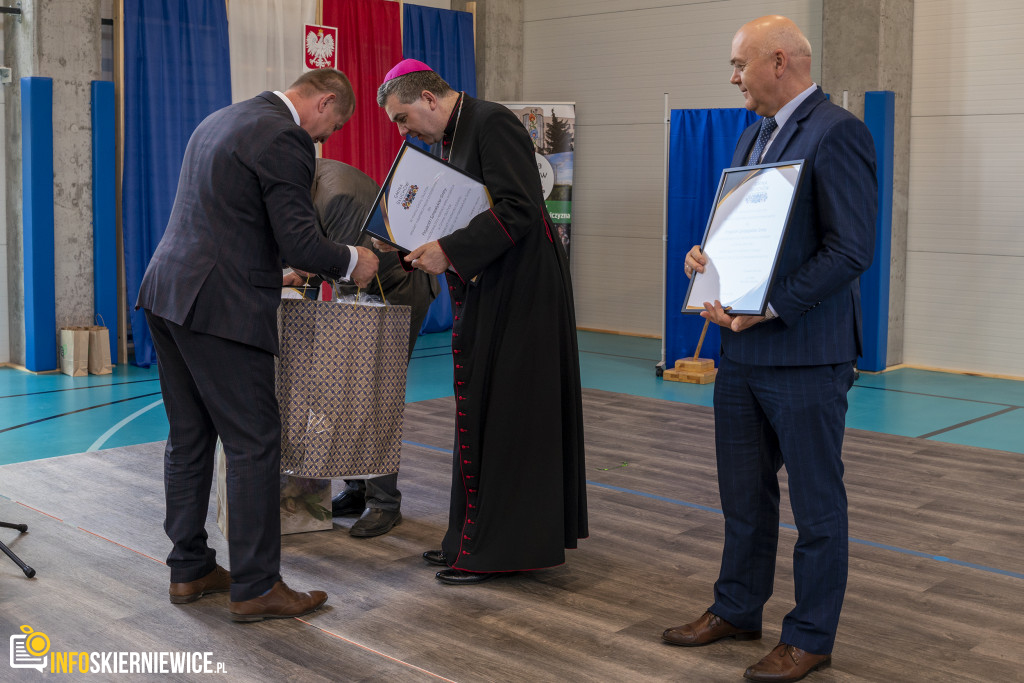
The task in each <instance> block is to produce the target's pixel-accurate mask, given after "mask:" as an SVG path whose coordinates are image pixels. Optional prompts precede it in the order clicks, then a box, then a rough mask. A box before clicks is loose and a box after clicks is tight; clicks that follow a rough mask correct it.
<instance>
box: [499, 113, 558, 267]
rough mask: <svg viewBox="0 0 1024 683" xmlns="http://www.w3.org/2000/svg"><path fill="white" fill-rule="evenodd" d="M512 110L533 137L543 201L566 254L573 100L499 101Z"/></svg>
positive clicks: (531, 137)
mask: <svg viewBox="0 0 1024 683" xmlns="http://www.w3.org/2000/svg"><path fill="white" fill-rule="evenodd" d="M502 104H504V105H505V106H506V107H508V108H509V109H511V110H512V113H513V114H515V115H516V116H517V117H518V118H519V120H520V121H522V122H523V126H524V127H525V128H526V130H527V132H528V133H529V134H530V139H532V140H533V147H534V152H535V153H536V155H537V170H538V171H539V172H540V182H541V186H542V187H543V190H544V201H545V204H547V207H548V213H549V214H551V220H552V221H553V222H554V224H555V225H554V228H555V229H557V230H558V235H559V237H561V238H562V246H564V247H565V253H566V254H568V253H569V234H570V232H571V228H572V155H573V149H574V148H575V144H576V143H575V134H576V103H575V102H542V103H538V104H530V103H527V102H502Z"/></svg>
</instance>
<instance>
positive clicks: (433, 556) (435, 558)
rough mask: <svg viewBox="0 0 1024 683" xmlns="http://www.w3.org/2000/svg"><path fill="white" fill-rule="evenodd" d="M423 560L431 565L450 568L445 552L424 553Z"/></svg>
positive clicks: (429, 551) (430, 551)
mask: <svg viewBox="0 0 1024 683" xmlns="http://www.w3.org/2000/svg"><path fill="white" fill-rule="evenodd" d="M423 559H424V560H426V561H427V562H429V563H430V564H436V565H437V566H439V567H447V566H448V558H447V557H445V556H444V551H443V550H428V551H427V552H425V553H423Z"/></svg>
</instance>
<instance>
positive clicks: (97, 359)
mask: <svg viewBox="0 0 1024 683" xmlns="http://www.w3.org/2000/svg"><path fill="white" fill-rule="evenodd" d="M88 329H89V374H91V375H109V374H110V373H111V372H112V371H113V368H114V366H113V365H112V364H111V362H110V331H109V330H108V329H107V328H105V327H103V326H102V325H94V326H92V327H90V328H88Z"/></svg>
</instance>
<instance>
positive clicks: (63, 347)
mask: <svg viewBox="0 0 1024 683" xmlns="http://www.w3.org/2000/svg"><path fill="white" fill-rule="evenodd" d="M108 351H109V349H108ZM58 353H59V355H60V371H61V372H63V373H64V374H65V375H71V376H72V377H85V376H86V375H88V374H89V328H87V327H62V328H60V349H59V350H58Z"/></svg>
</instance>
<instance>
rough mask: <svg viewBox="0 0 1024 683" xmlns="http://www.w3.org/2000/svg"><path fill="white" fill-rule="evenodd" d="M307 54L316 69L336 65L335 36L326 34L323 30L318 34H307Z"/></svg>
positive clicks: (311, 32)
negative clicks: (334, 60)
mask: <svg viewBox="0 0 1024 683" xmlns="http://www.w3.org/2000/svg"><path fill="white" fill-rule="evenodd" d="M306 54H307V55H309V61H310V63H311V64H313V66H315V67H316V68H318V69H322V68H324V67H325V66H330V65H331V64H333V63H334V62H333V59H332V58H333V57H334V36H332V35H331V34H330V33H327V34H325V33H324V31H323V29H320V30H319V31H317V32H313V31H310V32H309V33H307V34H306Z"/></svg>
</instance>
